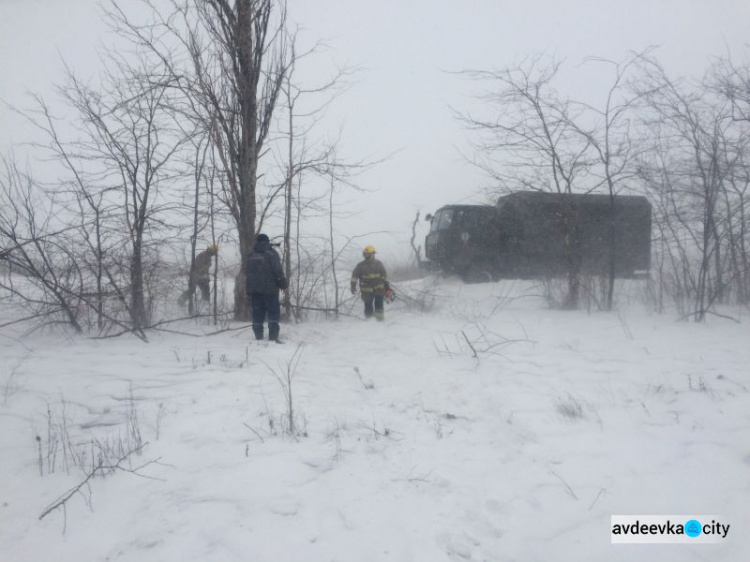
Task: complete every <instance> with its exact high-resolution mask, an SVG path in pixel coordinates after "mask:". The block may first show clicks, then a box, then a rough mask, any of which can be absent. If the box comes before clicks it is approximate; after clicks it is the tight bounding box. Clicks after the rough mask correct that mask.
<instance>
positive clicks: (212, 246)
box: [208, 244, 219, 254]
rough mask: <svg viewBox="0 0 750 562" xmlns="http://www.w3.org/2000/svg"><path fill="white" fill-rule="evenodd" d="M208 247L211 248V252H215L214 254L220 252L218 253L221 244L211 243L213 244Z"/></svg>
mask: <svg viewBox="0 0 750 562" xmlns="http://www.w3.org/2000/svg"><path fill="white" fill-rule="evenodd" d="M208 249H209V250H210V251H211V252H213V253H214V254H218V253H219V246H218V244H211V245H210V246H209V247H208Z"/></svg>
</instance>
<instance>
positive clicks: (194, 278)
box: [177, 244, 219, 306]
mask: <svg viewBox="0 0 750 562" xmlns="http://www.w3.org/2000/svg"><path fill="white" fill-rule="evenodd" d="M218 253H219V247H218V246H217V245H216V244H211V245H210V246H209V247H208V248H206V249H205V250H203V251H202V252H201V253H200V254H198V255H197V256H195V261H194V262H193V269H192V271H191V272H190V281H189V283H188V289H187V291H185V292H183V293H182V294H181V295H180V298H179V299H177V302H178V303H179V304H180V306H183V305H184V304H185V303H186V302H187V300H188V299H189V298H190V294H191V291H193V292H194V291H195V287H196V286H197V287H198V288H199V289H200V290H201V298H202V299H203V300H204V301H207V300H209V297H210V296H211V276H210V269H211V262H212V261H213V259H214V256H215V255H216V254H218Z"/></svg>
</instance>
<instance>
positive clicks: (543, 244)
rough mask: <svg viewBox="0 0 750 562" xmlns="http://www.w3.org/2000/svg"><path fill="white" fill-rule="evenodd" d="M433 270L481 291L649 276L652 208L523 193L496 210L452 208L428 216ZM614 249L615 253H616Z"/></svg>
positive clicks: (623, 199) (620, 200) (632, 200)
mask: <svg viewBox="0 0 750 562" xmlns="http://www.w3.org/2000/svg"><path fill="white" fill-rule="evenodd" d="M427 219H428V220H430V221H431V223H432V224H431V226H430V232H429V234H428V235H427V239H426V241H425V254H426V257H427V260H428V261H427V262H426V265H427V266H428V267H429V268H431V269H437V270H442V271H444V272H448V273H456V274H459V275H461V276H462V277H463V278H464V280H465V281H466V282H469V283H477V282H483V281H490V280H497V279H500V278H541V277H551V276H556V275H564V274H566V273H568V272H570V271H576V272H578V273H580V274H582V275H608V272H609V271H610V266H611V263H612V262H611V260H610V257H613V258H614V264H613V265H614V272H615V276H616V277H621V278H634V277H641V276H646V275H647V274H648V270H649V267H650V261H651V205H650V203H649V202H648V200H647V199H646V198H645V197H640V196H625V195H618V196H616V197H615V198H614V205H613V201H612V200H611V199H610V197H609V195H598V194H560V193H545V192H536V191H520V192H516V193H512V194H510V195H505V196H503V197H500V198H499V199H498V201H497V204H496V205H495V206H492V205H446V206H444V207H441V208H440V209H438V210H437V212H435V214H434V216H432V215H428V216H427ZM613 248H614V252H612V249H613Z"/></svg>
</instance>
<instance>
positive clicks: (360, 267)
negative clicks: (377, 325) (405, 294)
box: [351, 245, 395, 321]
mask: <svg viewBox="0 0 750 562" xmlns="http://www.w3.org/2000/svg"><path fill="white" fill-rule="evenodd" d="M362 256H363V257H364V258H365V259H364V260H362V261H361V262H359V263H358V264H357V267H355V268H354V271H353V272H352V279H351V291H352V294H353V295H356V294H357V283H359V292H360V295H361V297H362V301H363V302H364V304H365V318H372V317H373V316H375V318H376V319H377V320H378V321H382V320H383V319H384V318H385V311H384V306H383V301H384V299H387V300H388V302H393V299H394V298H395V294H394V293H393V290H392V289H391V286H390V284H389V283H388V274H387V273H386V271H385V266H384V265H383V262H381V261H380V260H377V259H375V248H374V247H373V246H371V245H367V246H365V249H364V250H363V251H362Z"/></svg>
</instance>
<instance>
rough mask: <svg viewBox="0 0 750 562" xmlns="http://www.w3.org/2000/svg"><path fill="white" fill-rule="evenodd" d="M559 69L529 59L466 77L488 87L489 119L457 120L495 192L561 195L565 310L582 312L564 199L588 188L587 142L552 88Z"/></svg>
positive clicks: (575, 255) (463, 115)
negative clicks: (471, 135) (471, 137)
mask: <svg viewBox="0 0 750 562" xmlns="http://www.w3.org/2000/svg"><path fill="white" fill-rule="evenodd" d="M559 69H560V63H559V62H556V61H554V60H552V61H545V60H544V59H542V58H541V57H535V58H532V59H530V60H528V61H526V62H525V63H522V64H520V65H518V66H514V67H511V68H507V69H504V70H500V71H486V70H470V71H464V72H462V73H461V74H462V75H464V76H467V77H468V78H469V79H471V80H474V81H478V82H480V83H481V84H484V85H486V87H485V90H484V93H483V94H481V95H480V96H479V100H480V101H482V102H485V104H486V105H487V106H488V110H489V114H488V115H483V116H477V115H474V114H470V113H457V114H456V116H457V118H458V119H459V120H460V121H461V122H463V123H464V124H465V125H466V126H467V127H468V129H469V130H470V131H472V132H474V133H475V134H476V137H477V139H478V140H477V141H476V142H475V148H476V149H477V155H478V156H477V158H476V159H475V160H474V161H473V163H474V164H476V165H477V166H479V167H480V168H481V169H482V170H484V171H485V172H486V173H487V174H488V175H489V176H490V178H492V180H494V182H495V188H494V189H493V192H494V193H495V194H497V193H498V192H504V193H508V192H514V191H520V190H533V191H547V192H554V193H560V194H562V195H563V198H562V199H561V201H562V205H561V208H560V209H559V210H558V212H559V213H560V215H561V217H562V221H561V222H562V226H563V232H562V237H563V244H564V249H565V256H564V259H565V262H566V276H567V283H568V289H567V295H566V297H565V303H564V305H565V306H566V307H569V308H575V307H577V306H578V299H579V293H580V287H581V279H580V269H581V263H580V252H576V251H575V244H576V237H575V232H574V229H573V221H572V215H573V208H572V203H571V201H570V198H569V197H566V196H567V195H571V194H573V193H576V192H584V191H587V190H590V189H591V186H590V184H587V183H586V181H585V179H584V177H585V174H586V173H587V172H588V170H589V168H590V155H589V152H590V146H591V144H590V142H589V140H588V139H587V138H585V137H583V136H581V135H580V134H579V130H577V129H576V128H574V127H573V126H572V123H574V122H575V121H576V118H577V117H578V112H577V110H576V108H575V107H574V106H572V105H571V104H570V103H569V102H568V101H565V100H563V99H560V97H559V96H558V95H557V94H556V92H555V90H554V88H553V82H554V79H555V77H556V76H557V74H558V71H559Z"/></svg>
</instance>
